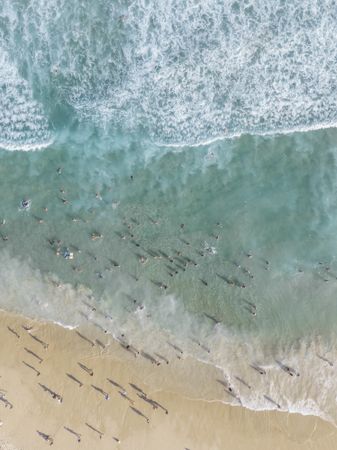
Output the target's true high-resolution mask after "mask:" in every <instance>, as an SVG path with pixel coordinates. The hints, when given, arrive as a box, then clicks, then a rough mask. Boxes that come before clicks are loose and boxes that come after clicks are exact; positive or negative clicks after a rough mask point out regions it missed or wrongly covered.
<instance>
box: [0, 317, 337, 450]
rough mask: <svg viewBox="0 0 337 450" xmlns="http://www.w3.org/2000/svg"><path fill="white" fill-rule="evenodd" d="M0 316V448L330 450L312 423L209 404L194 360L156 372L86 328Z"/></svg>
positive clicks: (331, 435)
mask: <svg viewBox="0 0 337 450" xmlns="http://www.w3.org/2000/svg"><path fill="white" fill-rule="evenodd" d="M0 317H1V328H0V338H1V344H2V345H1V351H0V363H1V372H0V376H1V378H0V383H1V384H0V391H1V401H0V421H1V422H0V423H1V428H0V436H1V439H0V443H1V446H0V448H1V449H4V450H5V449H18V450H19V449H20V450H39V449H45V448H48V446H49V445H52V446H53V448H55V449H62V450H64V449H69V450H70V449H73V448H78V447H80V448H82V449H88V450H89V449H90V450H91V449H93V448H100V449H103V450H104V449H113V448H120V449H126V450H143V449H144V450H152V449H159V448H160V449H163V450H166V449H167V450H175V449H177V450H179V449H181V450H184V449H189V450H201V449H205V450H206V449H207V450H210V449H212V450H216V449H242V450H246V449H247V450H248V449H249V450H250V449H270V448H274V449H280V450H283V449H284V450H285V449H287V450H293V449H294V450H295V449H303V450H304V449H315V450H319V449H333V448H335V442H336V439H337V433H336V429H335V427H334V426H332V425H331V424H329V423H326V422H324V421H323V420H321V419H319V418H316V417H311V416H300V415H297V414H286V413H282V412H253V411H249V410H247V409H245V408H242V407H235V406H229V405H225V404H223V403H222V402H220V401H215V400H214V399H215V396H217V397H219V390H218V389H219V387H218V386H217V383H212V382H211V380H212V378H213V379H215V378H216V376H217V375H218V374H217V371H216V369H212V370H213V373H212V370H211V369H210V368H209V367H204V365H202V364H201V363H198V364H193V363H192V362H191V361H188V360H184V359H183V358H182V359H179V358H176V360H172V361H170V362H169V364H166V363H165V362H163V364H160V366H156V365H154V364H152V363H151V362H150V361H149V360H147V359H146V358H143V357H141V356H137V357H135V356H133V354H132V353H131V352H130V351H128V350H127V349H124V348H122V346H120V345H119V343H117V342H116V341H114V340H112V339H108V337H107V335H105V334H104V333H103V332H102V333H101V334H99V333H98V332H97V330H95V329H92V328H87V329H83V330H82V329H80V330H67V329H64V328H62V327H60V326H58V325H54V324H50V323H48V324H46V323H41V322H37V321H33V320H30V319H26V318H24V317H21V316H18V315H14V314H9V313H7V312H1V314H0ZM77 331H78V332H79V333H80V335H79V334H78V333H77ZM98 341H99V342H98ZM103 346H104V348H103ZM78 363H80V364H81V366H80V365H79V364H78ZM186 368H187V369H186ZM67 374H68V375H67ZM69 375H70V377H69ZM108 379H110V380H111V381H112V382H111V381H108ZM207 379H208V380H209V381H208V382H207V381H206V380H207ZM113 383H114V384H113ZM131 384H132V386H131ZM198 387H199V388H200V392H199V393H200V394H201V395H200V397H202V398H205V399H207V400H200V399H198ZM142 391H143V393H142ZM224 400H225V397H224ZM132 408H134V409H132ZM38 432H40V434H39V433H38Z"/></svg>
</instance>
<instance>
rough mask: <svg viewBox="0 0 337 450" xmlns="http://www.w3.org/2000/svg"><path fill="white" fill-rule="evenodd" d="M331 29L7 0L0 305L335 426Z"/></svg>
mask: <svg viewBox="0 0 337 450" xmlns="http://www.w3.org/2000/svg"><path fill="white" fill-rule="evenodd" d="M336 29H337V16H336V8H335V7H334V3H333V2H329V1H325V2H324V1H323V2H312V1H311V2H309V1H307V2H305V1H304V2H303V1H302V2H299V1H295V2H283V1H281V0H280V1H259V0H255V1H251V2H249V1H247V2H240V3H239V2H223V1H220V0H219V1H218V0H205V1H203V2H197V1H192V0H180V1H176V0H172V1H168V0H159V1H156V2H154V1H152V0H147V1H145V0H144V1H140V0H138V1H133V2H132V1H127V2H125V1H124V2H108V1H106V0H104V1H103V0H98V1H96V2H89V1H86V0H85V1H81V2H79V1H75V2H66V1H63V0H57V1H56V0H50V1H48V2H45V1H42V0H26V1H24V2H13V1H12V0H3V1H2V2H1V3H0V192H1V203H0V233H1V235H0V238H1V239H0V284H1V292H0V307H1V308H4V309H6V310H11V311H16V312H19V313H21V314H25V315H28V316H32V317H37V318H40V319H42V320H50V321H54V322H57V323H59V324H62V325H63V326H67V327H76V326H78V325H83V324H84V325H86V324H88V323H91V324H92V325H93V326H95V327H97V328H99V329H103V330H106V331H107V332H109V333H111V334H112V335H113V336H115V337H116V338H117V339H121V336H122V335H123V336H124V337H123V342H124V341H125V342H127V343H128V344H130V345H132V346H133V347H136V348H137V349H138V350H143V351H145V352H146V353H148V354H151V355H152V357H153V358H155V359H156V358H157V360H158V362H159V361H162V362H163V361H164V360H160V356H158V355H161V356H164V357H165V358H168V359H171V358H176V357H181V358H184V359H185V358H186V357H187V356H191V357H192V358H195V359H198V360H201V361H203V362H205V363H207V364H209V365H212V366H216V367H219V368H221V369H222V370H223V380H221V381H222V383H223V384H221V383H218V384H219V398H221V399H222V398H223V389H224V386H227V387H226V389H227V394H228V399H227V401H228V402H229V403H233V404H237V405H243V406H246V407H248V408H252V409H281V410H284V411H291V412H300V413H303V414H316V415H319V416H322V417H324V418H326V419H328V420H330V421H332V422H334V423H337V412H336V408H335V402H336V394H337V381H336V380H337V377H336V373H335V372H336V364H337V362H336V361H337V351H336V343H337V324H336V320H335V318H336V317H337V301H336V296H335V290H336V286H337V261H336V254H337V240H336V229H337V200H336V199H337V175H336V174H337V170H336V169H337V145H336V142H337V131H336V130H335V129H334V126H335V124H336V122H337V90H336V85H335V82H336V76H337V66H336V60H337V48H336V45H335V36H336V31H337V30H336ZM291 131H292V132H293V133H290V132H291ZM32 150H40V151H32ZM133 347H132V348H133ZM145 362H146V361H145ZM147 363H148V361H147ZM210 381H212V382H214V383H217V381H216V380H207V382H210ZM205 382H206V380H205ZM229 388H230V389H229Z"/></svg>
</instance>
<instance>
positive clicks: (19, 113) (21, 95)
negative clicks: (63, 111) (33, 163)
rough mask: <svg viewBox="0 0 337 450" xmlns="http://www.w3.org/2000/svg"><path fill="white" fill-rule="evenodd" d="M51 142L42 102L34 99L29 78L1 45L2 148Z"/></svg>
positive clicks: (34, 146)
mask: <svg viewBox="0 0 337 450" xmlns="http://www.w3.org/2000/svg"><path fill="white" fill-rule="evenodd" d="M51 142H52V137H51V132H50V129H49V126H48V121H47V119H46V118H45V116H44V114H43V111H42V108H41V106H40V105H39V104H38V102H36V101H35V100H34V99H33V94H32V91H31V89H30V86H29V84H28V82H27V81H26V80H24V79H23V78H22V77H20V75H19V73H18V71H17V69H16V67H15V66H14V65H13V63H12V61H11V60H10V58H9V56H8V54H7V53H6V51H5V50H4V49H3V48H2V47H1V46H0V148H4V149H6V150H23V151H28V150H37V149H40V148H44V147H46V146H48V145H50V143H51Z"/></svg>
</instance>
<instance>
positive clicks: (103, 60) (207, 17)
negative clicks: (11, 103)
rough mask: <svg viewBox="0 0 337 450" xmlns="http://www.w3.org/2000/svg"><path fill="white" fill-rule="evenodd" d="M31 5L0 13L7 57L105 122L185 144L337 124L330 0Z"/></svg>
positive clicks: (7, 5)
mask: <svg viewBox="0 0 337 450" xmlns="http://www.w3.org/2000/svg"><path fill="white" fill-rule="evenodd" d="M28 4H29V6H28V7H27V8H26V7H25V9H24V10H23V9H22V8H23V5H21V6H20V3H18V4H13V2H11V0H4V2H3V7H2V9H1V10H0V16H1V17H2V18H3V24H2V25H0V33H1V31H2V35H3V37H4V38H5V39H6V48H7V49H8V51H10V54H11V57H13V60H15V61H16V63H17V64H18V67H20V68H25V67H28V70H29V73H30V74H33V75H34V79H35V80H36V82H37V83H38V85H39V86H40V89H41V90H42V92H43V91H44V90H45V91H46V92H50V89H52V90H54V91H55V92H56V95H57V100H61V101H64V102H66V103H68V104H70V105H72V106H73V107H74V109H75V110H76V111H77V112H78V114H79V116H80V117H85V118H87V119H88V118H89V119H90V120H94V121H96V122H97V123H99V124H100V125H101V126H103V127H110V126H111V124H113V125H114V126H120V127H122V128H123V129H124V130H125V129H127V130H130V129H138V127H141V128H142V129H146V130H147V133H148V134H149V135H150V136H151V137H152V139H153V140H154V141H156V142H160V143H163V144H170V145H179V146H180V145H187V144H188V145H200V144H205V143H209V142H212V141H213V140H216V139H223V138H228V137H235V136H238V135H241V134H243V133H254V134H270V133H274V132H279V133H284V132H293V131H306V130H312V129H317V128H322V127H332V126H335V125H336V121H337V113H336V111H337V93H336V89H335V80H336V77H337V69H336V64H335V61H336V57H337V50H336V46H335V44H334V42H335V33H336V28H337V17H336V14H335V13H334V11H335V8H334V2H333V1H332V0H324V1H322V2H321V1H320V2H319V1H318V0H315V1H313V2H312V1H310V2H309V1H304V2H303V1H299V0H296V1H294V2H284V1H282V0H273V1H266V0H245V1H244V2H241V3H239V2H237V1H234V0H232V1H229V2H223V1H221V0H205V1H203V2H195V1H194V0H184V1H178V0H160V1H156V2H154V1H148V2H144V1H143V0H134V1H131V0H129V1H128V2H126V3H123V4H121V3H119V2H116V3H113V4H110V3H108V4H107V3H106V2H105V1H104V0H99V1H97V2H95V3H94V4H93V3H92V2H89V1H88V0H86V1H84V2H81V3H77V2H76V3H73V4H72V3H69V2H66V1H65V0H58V1H56V0H51V1H50V2H45V1H44V0H29V1H28ZM19 29H20V32H21V31H22V33H23V36H22V39H20V41H19V44H20V45H19V46H18V41H17V32H18V30H19ZM18 47H19V48H20V50H19V51H18Z"/></svg>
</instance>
